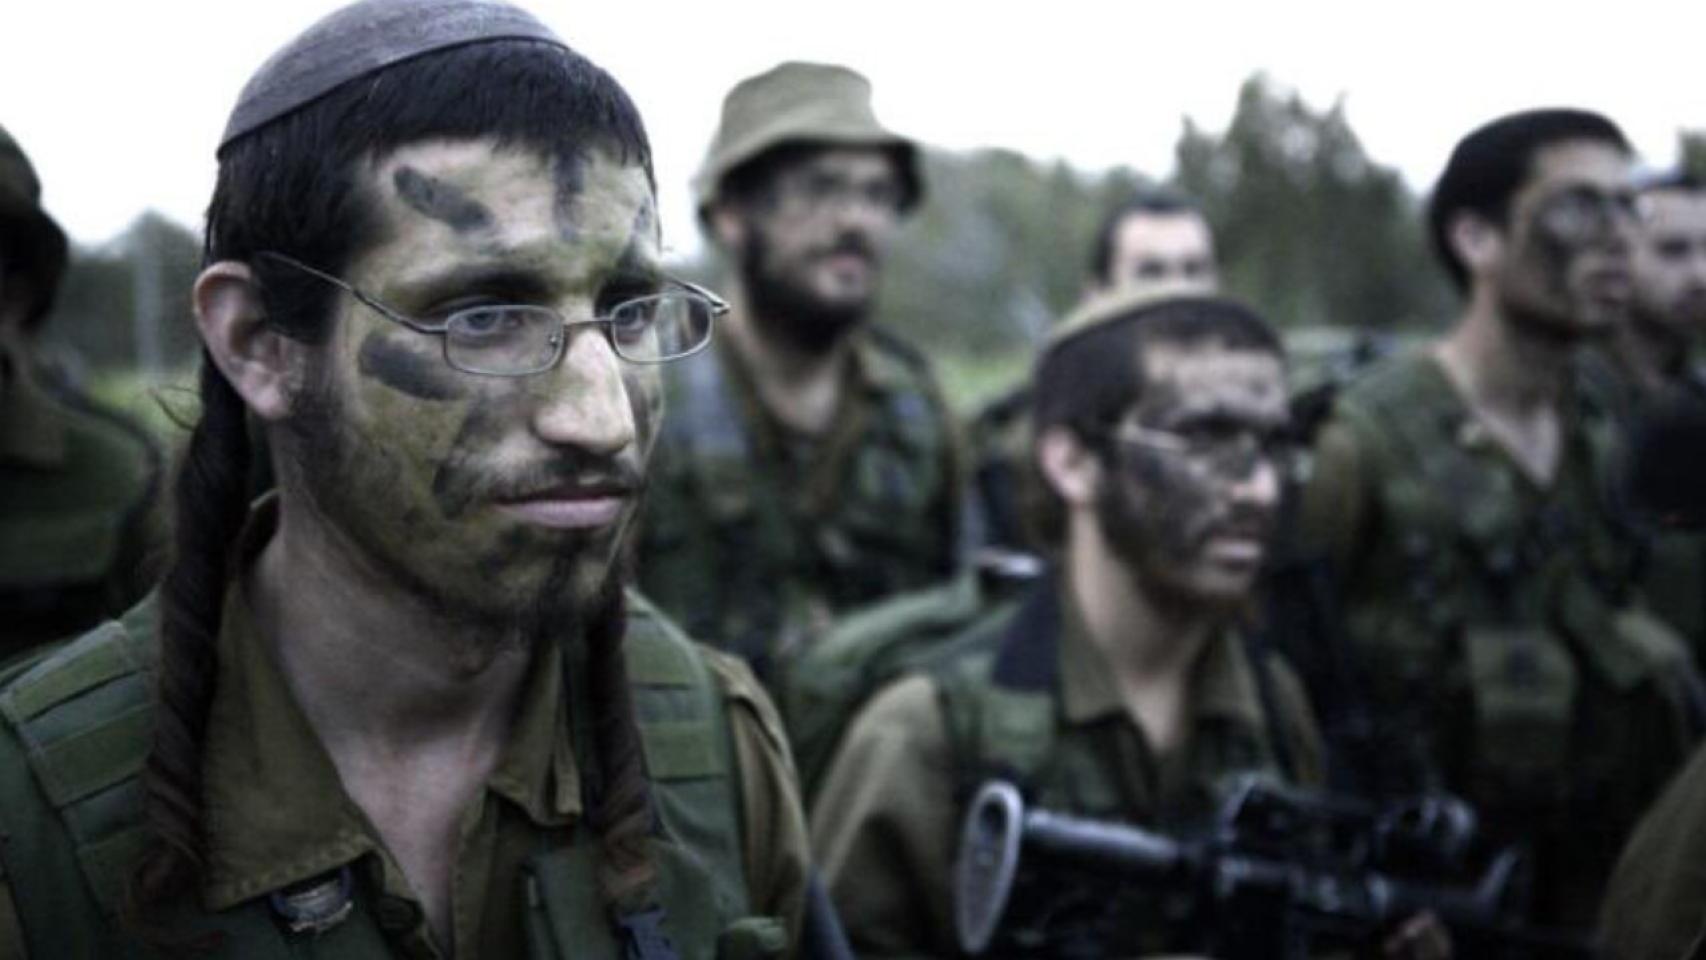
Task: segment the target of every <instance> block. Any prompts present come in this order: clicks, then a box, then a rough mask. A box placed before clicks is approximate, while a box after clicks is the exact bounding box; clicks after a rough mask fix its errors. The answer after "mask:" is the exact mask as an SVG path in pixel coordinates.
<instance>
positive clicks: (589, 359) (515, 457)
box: [0, 0, 806, 960]
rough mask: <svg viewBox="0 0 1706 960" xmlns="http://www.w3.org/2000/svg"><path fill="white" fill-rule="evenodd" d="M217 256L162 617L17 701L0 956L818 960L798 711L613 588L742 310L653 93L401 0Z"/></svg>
mask: <svg viewBox="0 0 1706 960" xmlns="http://www.w3.org/2000/svg"><path fill="white" fill-rule="evenodd" d="M207 237H208V239H207V265H206V267H205V268H204V269H203V271H202V273H201V275H200V276H199V277H198V278H197V281H196V285H195V289H194V292H193V302H194V305H195V312H196V320H197V324H198V327H199V332H200V335H201V338H202V341H203V346H204V351H205V352H204V357H203V366H202V370H201V388H200V396H201V406H202V415H201V419H200V421H199V423H198V424H197V425H196V427H195V430H194V432H193V434H192V435H191V437H190V438H189V443H188V450H187V452H186V454H185V457H186V459H185V464H184V468H183V470H182V471H181V473H180V475H179V477H178V479H177V481H176V488H175V495H176V497H177V502H178V503H179V504H180V505H181V506H182V509H181V510H180V515H179V523H178V525H177V531H176V536H177V542H176V551H175V554H174V557H173V562H172V567H171V569H170V570H169V572H168V573H167V575H166V578H165V580H164V582H163V584H162V586H161V588H160V592H159V596H158V600H157V601H155V600H151V601H149V602H147V603H145V604H143V605H141V606H138V607H136V608H135V609H133V610H132V611H131V612H130V613H128V614H126V615H125V617H124V619H123V620H120V621H113V622H109V623H107V624H105V625H103V626H102V627H101V628H100V629H98V630H96V631H93V632H90V633H87V634H85V635H84V636H82V637H81V638H79V639H77V640H75V641H73V642H72V643H70V644H69V645H67V646H65V647H61V648H59V649H58V650H57V651H55V652H53V653H52V654H51V655H49V656H45V657H43V658H38V659H36V660H35V661H33V662H26V663H24V664H20V665H19V666H17V667H15V668H13V669H12V670H10V671H9V672H7V674H6V675H5V676H4V677H0V718H3V719H0V831H3V835H4V836H5V837H6V843H5V844H4V846H3V847H0V865H3V867H4V870H3V874H0V875H3V877H4V880H3V881H0V908H3V909H0V954H3V955H4V956H6V957H8V958H10V957H17V956H21V955H24V954H28V955H30V956H34V957H37V958H59V957H118V956H143V955H148V956H157V955H158V956H166V955H169V956H197V955H200V954H202V953H207V952H211V951H215V950H216V951H217V952H218V953H219V955H221V956H232V957H274V956H298V955H303V956H305V955H310V954H311V955H314V956H324V957H351V958H356V957H392V956H396V957H441V956H443V957H449V956H455V957H464V958H467V957H492V958H509V957H528V958H536V960H538V958H561V957H577V958H581V957H604V958H615V957H621V956H625V957H627V958H629V960H673V958H675V957H677V956H692V957H709V956H712V955H724V956H734V957H767V956H785V955H787V954H789V953H790V952H791V949H790V941H791V940H792V939H793V938H794V937H795V936H796V935H797V933H798V931H799V929H800V927H799V925H798V924H799V917H800V915H801V910H802V905H803V903H804V902H805V897H804V891H805V870H806V849H805V833H804V825H803V817H802V816H801V814H800V811H799V807H798V802H797V800H796V798H795V796H794V791H793V787H792V779H793V777H792V771H791V769H790V767H789V763H788V760H787V755H786V751H785V746H784V745H783V743H782V742H781V740H780V730H779V726H778V724H777V722H776V720H775V718H774V714H773V712H772V710H771V708H770V706H769V704H768V701H767V700H766V699H765V698H764V695H763V693H762V691H760V690H759V688H758V686H757V684H756V681H754V680H753V679H752V677H751V675H750V673H749V672H748V671H747V670H746V669H745V667H744V666H742V665H741V664H740V663H739V662H738V661H736V660H735V659H734V658H731V657H726V656H722V655H719V654H714V653H712V652H710V651H708V650H705V649H703V648H699V647H695V646H694V645H693V644H691V643H689V642H688V641H687V640H686V639H685V638H684V637H683V636H682V634H681V633H680V632H679V631H678V630H677V629H676V628H675V627H674V626H672V625H671V624H670V623H669V622H668V621H666V620H665V619H663V618H662V617H661V615H659V614H658V613H656V612H655V610H654V609H653V608H652V607H651V606H650V605H649V604H647V603H646V602H645V601H644V600H642V599H640V598H639V597H638V596H637V595H635V594H632V593H627V592H625V591H624V590H623V589H622V586H621V583H620V581H619V579H618V577H617V576H616V573H615V571H616V570H618V569H619V566H618V557H619V555H620V553H621V551H622V549H623V544H624V541H625V539H626V536H627V534H628V528H629V526H630V524H631V521H632V519H633V515H634V511H635V509H636V508H637V504H638V496H639V490H640V489H641V488H642V485H643V482H644V475H645V469H646V462H647V459H648V455H649V453H650V448H651V446H652V442H653V439H654V438H655V436H656V432H657V428H658V418H659V415H660V413H661V398H662V391H661V384H660V383H659V382H658V377H657V372H656V371H657V370H658V367H657V364H659V363H662V362H665V361H669V360H673V359H676V358H678V357H681V356H685V355H687V354H689V353H692V352H693V351H694V350H696V349H699V348H700V347H703V346H704V345H705V343H706V339H707V338H708V336H709V335H710V325H711V318H712V316H713V315H714V314H715V313H716V312H717V310H718V309H719V302H718V301H717V300H716V299H715V298H714V297H712V296H711V295H709V294H708V293H707V292H705V291H702V290H699V289H698V288H695V287H691V286H688V285H686V284H683V283H680V282H677V281H673V280H671V279H669V278H668V277H667V276H665V275H664V274H663V273H662V272H661V271H660V269H659V266H658V258H659V253H658V231H657V218H656V216H655V205H654V198H653V186H652V172H651V162H650V149H649V147H648V145H647V139H646V134H645V131H644V128H643V127H642V125H641V122H640V118H639V116H638V114H637V113H636V112H635V110H634V107H633V105H632V103H631V102H630V101H629V99H628V97H627V95H626V94H625V93H624V92H623V91H622V89H621V88H620V87H619V86H618V85H617V84H616V82H615V81H614V80H613V79H611V78H610V77H609V76H608V75H607V74H605V73H603V72H602V71H600V70H599V69H598V68H596V67H594V66H593V65H591V64H590V63H588V62H587V61H586V60H584V59H582V58H581V57H580V56H578V55H577V54H575V53H573V52H572V51H570V50H569V49H568V48H567V47H565V46H564V45H563V44H562V41H561V40H559V39H557V38H556V37H555V36H554V35H553V34H552V33H551V32H550V31H548V30H547V29H546V28H545V27H544V26H543V25H541V24H540V23H539V22H538V21H537V20H535V19H533V18H532V17H531V16H529V15H527V14H525V13H523V12H522V11H520V10H517V9H515V8H513V7H508V6H504V5H501V4H495V3H489V2H480V0H365V2H363V3H359V4H356V5H353V6H350V7H346V8H343V9H341V10H339V11H337V12H334V13H332V14H330V15H329V16H328V17H326V18H325V19H323V20H321V21H320V22H319V23H317V24H315V25H313V26H312V27H310V28H309V29H308V30H307V31H306V32H305V33H303V34H302V35H301V36H300V37H298V38H297V39H296V40H294V41H293V42H292V43H290V44H289V45H288V46H286V47H285V48H284V49H282V50H281V51H279V53H278V54H276V55H275V56H274V57H273V58H272V59H271V60H269V61H267V63H266V64H265V65H263V66H262V67H261V69H260V70H259V71H258V72H257V73H256V74H255V76H254V77H253V78H252V79H251V80H250V81H249V83H248V85H247V86H245V87H244V89H243V92H242V94H241V96H240V97H239V98H238V101H237V105H236V108H235V109H234V111H233V112H232V114H231V118H230V121H229V123H228V125H227V127H226V131H225V135H224V137H223V138H222V142H221V145H220V149H219V175H218V181H217V185H216V187H215V194H214V198H213V201H212V203H211V205H210V207H209V214H208V225H207ZM250 417H253V418H254V419H255V421H257V422H258V424H259V442H261V443H264V444H265V445H266V446H267V447H268V448H269V449H270V450H271V451H272V454H273V457H272V462H273V464H274V466H275V468H276V474H277V487H276V493H274V494H272V495H269V496H267V497H266V498H263V499H262V500H260V501H258V502H256V503H255V504H253V505H251V503H250V501H249V499H248V495H247V487H246V480H247V477H246V472H245V466H246V464H247V463H248V461H249V458H250V456H251V452H252V444H253V443H254V441H251V439H250V437H249V432H248V429H247V425H248V422H249V418H250ZM145 943H146V944H148V945H150V946H151V947H152V948H153V949H145V948H144V944H145Z"/></svg>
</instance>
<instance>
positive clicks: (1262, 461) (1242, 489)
mask: <svg viewBox="0 0 1706 960" xmlns="http://www.w3.org/2000/svg"><path fill="white" fill-rule="evenodd" d="M1281 487H1282V481H1281V477H1280V465H1279V463H1278V461H1276V460H1275V459H1274V458H1272V457H1269V456H1263V455H1260V454H1258V455H1256V456H1254V457H1252V458H1251V461H1250V469H1248V470H1242V471H1239V474H1238V476H1237V478H1236V479H1234V480H1233V481H1232V488H1231V491H1230V492H1231V496H1232V499H1233V500H1235V501H1237V502H1239V503H1242V504H1244V505H1246V506H1252V507H1261V508H1264V509H1272V508H1273V507H1274V506H1276V505H1277V504H1278V503H1279V498H1280V489H1281Z"/></svg>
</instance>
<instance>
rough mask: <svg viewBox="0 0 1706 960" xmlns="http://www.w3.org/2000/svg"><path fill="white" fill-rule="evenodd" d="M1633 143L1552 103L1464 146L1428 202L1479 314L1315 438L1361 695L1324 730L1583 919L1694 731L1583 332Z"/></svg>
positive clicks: (1610, 276)
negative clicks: (1497, 850)
mask: <svg viewBox="0 0 1706 960" xmlns="http://www.w3.org/2000/svg"><path fill="white" fill-rule="evenodd" d="M1628 174H1629V147H1628V144H1627V142H1626V141H1625V140H1624V138H1623V135H1622V133H1621V132H1620V131H1619V130H1618V129H1617V127H1616V126H1614V125H1613V124H1612V123H1611V122H1610V121H1609V120H1606V119H1605V118H1603V117H1600V116H1598V115H1595V114H1591V113H1585V112H1581V111H1576V110H1539V111H1532V112H1526V113H1519V114H1514V115H1511V116H1507V117H1503V118H1501V119H1498V120H1495V121H1493V122H1491V123H1489V124H1487V125H1485V126H1483V127H1481V128H1479V129H1477V130H1475V131H1474V132H1472V133H1470V134H1469V135H1468V136H1467V137H1465V138H1464V139H1463V140H1462V141H1461V142H1459V143H1458V145H1457V147H1456V149H1455V150H1454V151H1453V152H1452V155H1451V160H1450V162H1449V163H1448V165H1447V167H1446V169H1445V172H1444V174H1443V175H1442V176H1441V178H1440V181H1439V184H1438V186H1437V187H1436V189H1435V191H1434V195H1433V197H1432V200H1431V202H1430V205H1429V211H1428V219H1429V225H1430V228H1431V231H1432V238H1433V244H1434V247H1435V249H1436V251H1437V252H1438V254H1439V256H1440V258H1441V260H1442V261H1443V263H1444V265H1445V267H1446V269H1447V270H1448V271H1449V272H1450V274H1451V276H1452V278H1453V279H1454V280H1455V281H1456V282H1457V284H1458V285H1459V287H1460V288H1461V289H1462V290H1463V291H1464V293H1465V295H1466V297H1467V304H1466V306H1465V308H1464V312H1463V314H1462V316H1461V317H1460V318H1459V320H1458V323H1457V325H1456V327H1455V328H1454V329H1453V330H1452V332H1451V333H1450V334H1449V335H1448V336H1446V337H1445V338H1444V339H1443V340H1442V341H1440V342H1439V343H1438V344H1436V345H1434V346H1433V347H1432V348H1431V349H1427V350H1425V351H1419V352H1414V353H1409V354H1406V355H1402V356H1400V357H1397V358H1395V359H1393V360H1392V361H1390V362H1388V363H1386V364H1384V365H1383V366H1381V367H1379V368H1377V369H1375V370H1374V371H1372V372H1370V373H1369V374H1368V375H1367V376H1366V377H1365V378H1363V379H1362V380H1360V381H1359V382H1357V383H1355V384H1353V385H1351V386H1350V387H1348V388H1347V389H1345V390H1344V391H1343V392H1342V393H1341V394H1340V397H1339V399H1338V400H1337V402H1336V405H1335V408H1334V410H1333V412H1332V414H1331V419H1330V420H1329V421H1328V423H1327V424H1326V426H1325V427H1324V428H1323V429H1322V431H1321V434H1320V436H1319V438H1318V440H1317V443H1316V447H1315V467H1314V478H1313V481H1312V483H1311V484H1310V487H1309V489H1308V492H1307V496H1306V498H1305V502H1304V503H1303V505H1302V517H1301V519H1302V524H1303V529H1304V531H1305V541H1306V544H1307V545H1308V546H1310V547H1311V548H1312V549H1318V550H1321V551H1323V552H1324V555H1325V556H1326V557H1328V558H1329V560H1330V563H1331V566H1332V569H1333V571H1334V572H1335V580H1336V586H1337V593H1338V595H1339V597H1340V598H1341V599H1342V605H1343V621H1342V623H1343V631H1342V636H1343V638H1344V639H1343V649H1342V650H1337V651H1329V652H1328V653H1327V654H1326V655H1327V656H1332V657H1342V659H1343V661H1344V662H1347V663H1348V665H1349V666H1348V669H1347V671H1346V672H1345V673H1344V674H1342V675H1345V676H1349V677H1352V678H1355V680H1354V682H1352V683H1350V684H1347V685H1342V686H1339V687H1335V688H1331V689H1325V688H1324V689H1319V690H1315V691H1312V692H1313V693H1314V694H1315V697H1316V703H1317V706H1318V707H1319V708H1321V709H1322V710H1323V711H1324V712H1325V711H1326V710H1327V709H1329V708H1328V707H1327V706H1326V704H1329V703H1331V704H1333V705H1334V708H1335V709H1339V708H1343V707H1344V704H1345V703H1346V701H1347V700H1353V699H1354V701H1355V702H1356V703H1358V704H1360V708H1361V709H1364V710H1366V712H1367V717H1368V723H1367V724H1366V725H1365V729H1364V730H1363V731H1360V738H1359V739H1356V740H1355V741H1354V742H1353V741H1350V740H1347V741H1346V742H1342V743H1330V744H1329V749H1330V750H1338V751H1340V753H1341V758H1342V759H1344V760H1346V761H1347V762H1348V763H1349V764H1351V766H1352V772H1353V777H1354V779H1355V780H1356V781H1358V782H1359V783H1360V786H1361V788H1362V789H1364V790H1366V791H1368V792H1370V793H1372V794H1375V795H1377V796H1389V795H1394V794H1398V795H1402V794H1406V793H1410V792H1415V791H1420V790H1432V789H1446V790H1449V791H1452V792H1454V793H1457V794H1459V795H1461V796H1464V797H1465V798H1466V799H1468V800H1470V801H1471V802H1472V803H1473V804H1474V805H1475V806H1476V807H1477V808H1478V809H1479V810H1480V812H1481V815H1482V821H1483V826H1484V828H1485V831H1486V833H1487V834H1488V835H1489V836H1490V837H1491V838H1492V839H1493V841H1495V842H1497V843H1500V844H1506V843H1509V844H1519V845H1522V846H1524V847H1526V848H1527V849H1528V850H1530V851H1531V852H1532V854H1533V865H1534V868H1535V870H1534V875H1535V880H1536V884H1535V891H1534V892H1535V900H1534V911H1533V912H1534V917H1535V919H1538V920H1540V921H1542V922H1545V923H1548V924H1554V925H1559V926H1565V927H1571V928H1579V927H1581V926H1582V925H1583V924H1584V923H1585V921H1586V918H1589V917H1591V916H1592V911H1593V907H1594V905H1595V903H1596V902H1597V899H1598V896H1599V892H1600V889H1601V884H1602V883H1603V880H1604V877H1605V875H1606V874H1607V872H1608V870H1609V867H1610V865H1611V862H1612V859H1613V858H1614V857H1615V855H1616V852H1617V849H1618V847H1619V845H1620V844H1621V842H1622V839H1623V838H1624V836H1625V835H1626V832H1627V830H1628V828H1629V827H1630V825H1631V824H1632V823H1633V822H1634V819H1635V817H1636V816H1637V815H1638V813H1639V811H1640V810H1641V809H1642V808H1643V807H1644V806H1645V805H1646V804H1647V803H1648V802H1649V801H1650V800H1651V799H1652V798H1653V796H1654V795H1655V793H1656V792H1657V790H1658V789H1659V787H1660V785H1661V784H1662V783H1663V782H1664V780H1665V779H1666V777H1667V776H1669V774H1670V773H1671V772H1672V771H1674V769H1675V768H1676V766H1677V765H1678V763H1679V762H1680V761H1681V759H1682V758H1683V757H1685V756H1687V753H1688V749H1689V746H1690V745H1691V744H1692V743H1693V741H1694V738H1695V736H1696V730H1695V727H1696V719H1695V715H1694V710H1693V709H1692V704H1691V698H1693V697H1694V696H1695V687H1696V683H1697V681H1696V680H1695V678H1694V676H1693V672H1692V670H1691V669H1690V667H1689V664H1688V659H1687V655H1686V653H1685V651H1684V649H1683V648H1682V645H1681V642H1680V640H1679V638H1678V637H1677V636H1676V635H1675V634H1674V632H1672V631H1670V630H1669V629H1667V628H1666V627H1665V626H1664V625H1663V624H1661V623H1660V622H1659V621H1658V620H1657V619H1656V618H1655V617H1653V616H1652V615H1651V614H1650V613H1649V612H1648V611H1647V610H1646V609H1645V608H1644V607H1642V606H1641V605H1639V604H1638V603H1637V602H1636V599H1635V597H1634V596H1633V591H1632V589H1631V578H1632V573H1633V570H1634V563H1633V556H1634V554H1635V553H1637V552H1638V550H1637V549H1636V547H1637V545H1636V544H1634V543H1632V542H1630V540H1629V538H1628V537H1627V536H1626V535H1625V533H1626V531H1625V530H1624V528H1623V527H1622V525H1621V524H1620V522H1619V519H1618V517H1617V516H1616V515H1615V513H1614V511H1613V510H1612V508H1611V504H1610V503H1609V501H1608V498H1607V495H1606V494H1607V491H1606V490H1605V489H1604V486H1603V484H1602V479H1603V477H1604V476H1605V474H1606V473H1607V472H1608V470H1609V462H1610V456H1611V447H1612V443H1613V440H1614V437H1613V433H1614V430H1613V426H1612V423H1611V422H1610V418H1609V416H1608V414H1607V413H1606V412H1605V411H1603V410H1601V409H1598V408H1597V407H1595V406H1594V405H1592V404H1591V403H1590V402H1588V399H1587V398H1586V397H1584V396H1582V395H1581V394H1580V393H1579V392H1578V391H1576V390H1574V389H1573V386H1572V385H1573V382H1574V381H1573V380H1572V370H1573V367H1572V363H1573V359H1574V356H1575V353H1576V351H1577V348H1578V346H1579V345H1581V344H1582V343H1584V342H1587V341H1589V340H1591V339H1592V338H1594V337H1598V336H1603V335H1604V334H1606V333H1608V332H1609V331H1610V330H1611V329H1612V328H1613V327H1614V326H1615V325H1616V324H1617V323H1618V322H1619V321H1620V320H1621V317H1622V315H1623V312H1624V310H1625V308H1626V306H1627V302H1628V299H1629V293H1630V273H1629V249H1630V245H1631V242H1632V231H1633V219H1634V218H1633V196H1632V194H1631V191H1630V185H1629V177H1628Z"/></svg>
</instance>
